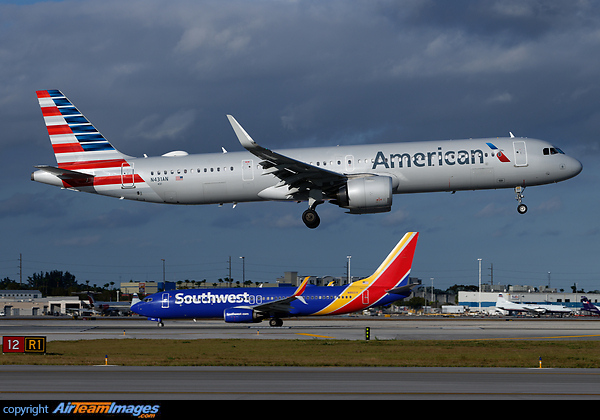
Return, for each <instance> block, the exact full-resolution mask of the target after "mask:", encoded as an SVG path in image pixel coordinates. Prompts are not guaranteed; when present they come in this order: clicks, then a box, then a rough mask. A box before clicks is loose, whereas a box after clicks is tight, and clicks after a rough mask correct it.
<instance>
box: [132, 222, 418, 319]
mask: <svg viewBox="0 0 600 420" xmlns="http://www.w3.org/2000/svg"><path fill="white" fill-rule="evenodd" d="M418 237H419V233H418V232H408V233H407V234H406V235H404V237H403V238H402V239H401V240H400V242H398V244H396V246H395V247H394V249H393V250H392V252H390V254H389V255H388V256H387V258H386V259H385V260H384V261H383V262H382V263H381V265H380V266H379V268H377V270H375V272H374V273H373V274H372V275H371V276H369V277H367V278H366V279H363V280H358V281H355V282H352V283H350V284H348V285H345V286H312V285H308V280H309V278H310V277H306V278H305V279H304V280H303V281H302V284H300V286H298V288H292V287H264V288H258V287H246V288H240V287H235V288H214V289H190V290H174V291H168V292H159V293H155V294H153V295H150V296H148V297H146V298H145V299H144V300H142V301H141V302H138V303H136V304H135V305H132V306H131V310H132V311H133V312H135V313H137V314H139V315H142V316H146V317H148V319H149V320H151V321H157V322H158V326H160V327H162V326H164V323H163V321H164V320H165V319H201V318H223V319H224V320H225V322H236V323H255V322H261V321H262V320H264V319H269V325H271V326H272V327H280V326H282V325H283V321H282V318H288V317H294V316H309V315H314V316H326V315H340V314H347V313H350V312H357V311H361V310H363V309H367V308H370V307H372V306H381V305H388V304H390V303H392V302H394V301H397V300H400V299H404V298H405V297H407V296H408V295H410V291H411V288H412V287H413V286H415V284H410V282H409V279H410V278H409V274H410V270H411V267H412V261H413V257H414V254H415V247H416V246H417V239H418Z"/></svg>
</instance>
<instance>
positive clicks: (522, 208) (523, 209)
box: [515, 186, 527, 214]
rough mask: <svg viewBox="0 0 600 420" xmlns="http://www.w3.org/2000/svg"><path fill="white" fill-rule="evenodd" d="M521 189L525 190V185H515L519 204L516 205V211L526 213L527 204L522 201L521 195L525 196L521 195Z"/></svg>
mask: <svg viewBox="0 0 600 420" xmlns="http://www.w3.org/2000/svg"><path fill="white" fill-rule="evenodd" d="M523 191H525V187H521V186H519V187H515V194H516V199H517V201H518V202H519V205H518V206H517V211H518V212H519V214H525V213H527V206H526V205H525V204H523V203H522V200H523V197H525V196H524V195H523Z"/></svg>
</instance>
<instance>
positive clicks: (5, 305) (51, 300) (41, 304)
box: [0, 290, 82, 316]
mask: <svg viewBox="0 0 600 420" xmlns="http://www.w3.org/2000/svg"><path fill="white" fill-rule="evenodd" d="M9 292H23V293H22V294H17V295H15V296H10V294H3V295H2V296H1V297H0V312H2V313H4V315H5V316H39V315H66V314H69V313H71V312H73V311H80V310H81V309H82V304H81V300H79V297H78V296H51V297H47V298H43V297H41V296H42V294H41V293H40V292H38V291H36V290H17V291H15V290H9ZM27 292H37V294H36V293H33V294H28V293H27ZM31 296H35V297H31Z"/></svg>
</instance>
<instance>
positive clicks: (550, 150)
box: [544, 147, 565, 156]
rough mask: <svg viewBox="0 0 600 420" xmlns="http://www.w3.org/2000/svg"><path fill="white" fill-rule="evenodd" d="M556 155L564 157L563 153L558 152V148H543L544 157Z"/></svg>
mask: <svg viewBox="0 0 600 420" xmlns="http://www.w3.org/2000/svg"><path fill="white" fill-rule="evenodd" d="M557 154H561V155H564V154H565V152H563V151H562V150H560V149H559V148H558V147H545V148H544V156H549V155H557Z"/></svg>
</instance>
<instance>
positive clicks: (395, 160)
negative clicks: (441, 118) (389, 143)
mask: <svg viewBox="0 0 600 420" xmlns="http://www.w3.org/2000/svg"><path fill="white" fill-rule="evenodd" d="M483 156H484V153H483V151H482V150H480V149H471V150H458V151H455V150H447V151H445V150H443V149H442V148H441V147H438V148H437V150H436V151H431V152H417V153H414V154H410V153H390V154H389V156H386V155H385V154H384V153H383V152H382V151H379V152H377V155H376V156H375V162H374V163H373V168H372V169H377V167H378V166H379V165H383V166H384V167H385V168H386V169H390V168H395V167H398V168H410V167H411V166H415V167H417V168H423V167H425V166H444V165H447V166H452V165H475V164H477V163H479V164H482V163H483Z"/></svg>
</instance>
